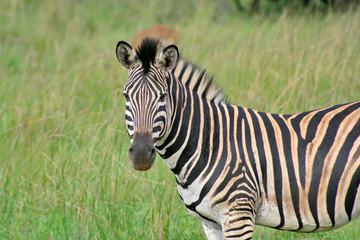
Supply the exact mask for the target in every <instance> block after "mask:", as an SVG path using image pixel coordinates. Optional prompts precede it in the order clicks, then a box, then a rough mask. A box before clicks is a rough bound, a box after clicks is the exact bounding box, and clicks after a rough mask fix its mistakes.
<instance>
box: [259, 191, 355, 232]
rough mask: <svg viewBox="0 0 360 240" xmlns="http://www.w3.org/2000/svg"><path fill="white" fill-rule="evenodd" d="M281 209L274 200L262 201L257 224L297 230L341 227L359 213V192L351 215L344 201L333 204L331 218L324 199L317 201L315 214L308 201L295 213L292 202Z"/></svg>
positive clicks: (324, 229)
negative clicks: (332, 215)
mask: <svg viewBox="0 0 360 240" xmlns="http://www.w3.org/2000/svg"><path fill="white" fill-rule="evenodd" d="M282 207H283V208H282V210H280V209H279V207H278V206H277V204H276V203H275V202H268V201H263V203H262V205H261V207H259V209H258V212H257V214H256V217H255V223H256V224H257V225H262V226H267V227H272V228H276V229H282V230H291V231H298V232H322V231H328V230H331V229H334V228H338V227H341V226H343V225H345V224H347V223H348V222H349V221H351V220H353V219H355V218H357V217H358V216H359V215H360V194H359V191H358V192H357V197H356V199H355V201H354V206H353V211H352V213H351V216H349V215H348V213H347V212H346V205H345V202H344V201H342V202H341V201H339V203H338V204H336V205H335V209H334V213H335V216H334V217H333V220H332V219H331V217H330V214H329V212H328V211H329V209H328V207H327V205H326V201H318V204H317V206H316V208H312V209H316V210H317V211H316V214H313V212H312V211H311V208H310V207H309V205H308V203H306V204H303V205H301V207H302V208H301V209H300V210H299V211H298V212H299V214H298V215H296V214H295V211H294V208H293V205H292V204H286V203H285V204H283V206H282Z"/></svg>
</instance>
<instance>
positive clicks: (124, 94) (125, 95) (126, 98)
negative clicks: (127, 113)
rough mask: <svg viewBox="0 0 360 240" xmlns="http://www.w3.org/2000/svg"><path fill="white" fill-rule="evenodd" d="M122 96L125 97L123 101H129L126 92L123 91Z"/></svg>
mask: <svg viewBox="0 0 360 240" xmlns="http://www.w3.org/2000/svg"><path fill="white" fill-rule="evenodd" d="M123 96H124V97H125V101H127V102H128V101H130V98H129V95H127V93H123Z"/></svg>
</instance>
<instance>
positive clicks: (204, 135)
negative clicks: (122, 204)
mask: <svg viewBox="0 0 360 240" xmlns="http://www.w3.org/2000/svg"><path fill="white" fill-rule="evenodd" d="M178 76H179V75H176V74H172V75H171V76H170V78H169V82H168V84H169V90H170V91H169V96H170V103H169V105H170V106H169V107H170V109H171V111H170V112H171V114H170V115H171V116H169V117H170V118H171V122H170V123H169V126H171V127H169V129H168V131H167V133H166V134H165V135H164V137H163V138H162V139H161V140H160V141H159V142H158V143H157V146H156V148H157V150H158V153H159V154H160V156H161V157H162V158H163V159H164V160H165V162H166V164H167V165H168V166H169V168H170V169H171V170H172V171H173V173H174V174H175V176H176V178H177V181H178V184H180V185H181V186H183V187H187V186H188V185H190V184H192V183H193V182H194V181H195V180H196V178H198V176H199V175H200V173H201V175H202V177H203V178H204V177H206V176H207V175H208V174H209V173H210V172H209V170H206V169H211V165H212V164H214V162H215V161H216V159H218V158H219V157H221V156H218V155H219V154H218V153H219V148H218V146H220V145H221V144H222V142H223V141H221V139H222V138H223V135H224V133H223V128H221V127H220V125H222V124H223V123H222V120H221V119H222V118H225V116H219V115H218V114H217V112H218V109H219V108H221V109H224V108H227V105H226V104H224V103H222V102H216V101H214V99H213V100H208V99H207V98H206V96H205V95H203V94H200V95H199V94H197V92H194V91H192V89H191V88H189V87H188V86H187V85H186V83H185V84H184V82H183V81H181V75H180V79H179V78H178ZM187 82H191V80H188V81H187ZM213 146H217V147H216V148H214V147H213ZM220 149H221V146H220Z"/></svg>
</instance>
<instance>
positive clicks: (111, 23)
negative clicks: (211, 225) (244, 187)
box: [0, 0, 360, 239]
mask: <svg viewBox="0 0 360 240" xmlns="http://www.w3.org/2000/svg"><path fill="white" fill-rule="evenodd" d="M145 35H151V36H159V37H160V38H162V39H163V40H164V41H165V42H175V43H176V44H177V45H178V47H179V51H180V54H181V55H182V56H183V57H184V58H186V59H189V60H191V61H192V62H194V63H196V65H198V66H199V67H200V68H206V69H207V71H208V73H209V74H210V75H214V77H215V80H216V82H217V83H218V85H219V86H221V87H223V88H224V92H225V94H226V95H227V97H228V99H229V100H230V103H232V104H236V105H241V106H244V107H249V108H253V109H257V110H261V111H266V112H276V113H294V112H300V111H306V110H311V109H315V108H320V107H325V106H330V105H335V104H340V103H344V102H350V101H355V100H359V99H360V54H359V53H360V9H359V1H355V0H352V1H351V0H334V1H330V0H308V1H306V0H304V1H300V0H299V1H295V0H294V1H291V0H277V1H276V0H272V1H270V0H261V1H253V0H247V1H246V0H241V1H240V0H227V1H226V0H208V1H205V0H200V1H190V0H183V1H166V0H152V1H140V0H132V1H115V0H101V1H100V0H88V1H84V0H63V1H41V0H13V1H1V2H0V239H205V235H204V233H203V230H202V226H201V223H200V222H199V221H198V220H196V219H195V218H193V217H192V216H190V215H189V214H188V213H187V210H186V208H185V206H184V205H183V203H182V202H181V200H180V198H179V197H178V194H177V190H176V183H175V180H174V177H173V175H172V173H171V171H170V170H169V169H168V168H167V167H166V165H165V164H164V162H163V161H162V160H161V159H160V158H158V159H157V160H156V162H155V164H154V166H153V168H152V169H150V170H149V171H147V172H145V173H144V172H137V171H135V170H134V169H133V168H132V165H131V163H130V160H129V158H128V156H127V149H128V147H129V145H130V141H129V138H128V136H127V133H126V130H125V123H124V99H123V98H122V87H123V85H124V83H125V82H126V79H127V71H126V69H124V68H122V67H121V66H120V64H119V63H118V62H117V59H116V56H115V46H116V43H117V42H118V41H120V40H125V41H128V42H130V43H133V44H134V45H136V44H137V43H136V41H138V39H139V38H141V37H143V36H145ZM359 228H360V220H357V221H354V222H353V223H350V224H349V225H347V226H346V227H343V228H340V229H339V230H335V231H331V232H327V233H318V234H298V233H292V232H283V231H276V230H272V229H269V228H264V227H260V226H257V227H256V229H255V235H254V237H255V238H256V239H359V238H360V230H359Z"/></svg>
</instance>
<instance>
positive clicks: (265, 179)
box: [124, 40, 360, 239]
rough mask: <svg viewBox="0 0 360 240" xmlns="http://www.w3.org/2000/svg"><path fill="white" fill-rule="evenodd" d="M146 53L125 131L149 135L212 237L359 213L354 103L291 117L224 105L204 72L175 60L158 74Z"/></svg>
mask: <svg viewBox="0 0 360 240" xmlns="http://www.w3.org/2000/svg"><path fill="white" fill-rule="evenodd" d="M143 44H144V45H147V46H149V45H151V42H149V40H145V42H144V43H143ZM152 47H153V48H154V49H153V52H156V54H155V55H154V57H153V60H152V61H151V63H150V64H149V67H148V69H147V70H146V72H147V73H145V74H144V64H139V65H136V64H135V67H134V69H133V70H132V71H131V73H130V75H129V80H128V82H127V83H126V85H125V87H124V92H125V93H126V94H128V99H129V100H128V101H127V103H126V124H127V129H128V133H129V135H130V137H132V136H133V135H134V133H135V132H136V131H139V129H141V131H151V132H152V134H153V139H154V146H155V148H156V150H157V152H158V153H159V155H160V156H161V157H162V158H163V159H164V160H165V162H166V164H167V165H168V166H169V168H170V169H171V170H172V172H173V173H174V175H175V177H176V181H177V184H178V191H179V194H180V197H181V198H182V200H183V201H184V203H185V206H186V207H187V209H188V210H189V211H190V212H191V213H192V214H193V215H194V216H195V217H197V218H199V219H200V220H201V221H202V222H203V225H204V230H205V233H206V235H207V237H208V238H209V239H250V238H252V233H253V227H254V224H259V225H264V226H269V227H273V228H277V229H283V230H293V231H300V232H316V231H327V230H330V229H333V228H336V227H340V226H342V225H344V224H346V223H348V222H349V221H351V220H353V219H354V218H356V217H358V216H359V215H360V194H359V186H360V102H353V103H347V104H343V105H337V106H333V107H328V108H323V109H319V110H315V111H310V112H304V113H299V114H292V115H283V114H270V113H264V112H259V111H255V110H252V109H247V108H243V107H239V106H235V105H230V104H227V103H226V101H224V99H223V95H222V91H220V90H218V89H217V88H216V87H215V86H214V84H213V82H212V78H210V77H208V76H207V75H206V73H205V71H203V70H199V69H198V68H197V67H195V66H194V65H193V64H191V63H189V62H187V61H185V60H183V59H181V58H179V59H176V64H175V67H174V68H173V69H171V70H168V71H164V70H163V69H161V67H159V65H158V64H157V59H158V58H157V56H161V53H162V52H161V50H162V48H161V45H159V44H156V45H155V44H153V45H152ZM153 63H154V64H153ZM129 93H131V95H130V94H129ZM162 94H166V98H165V99H164V101H161V103H159V97H160V96H161V95H162Z"/></svg>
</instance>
